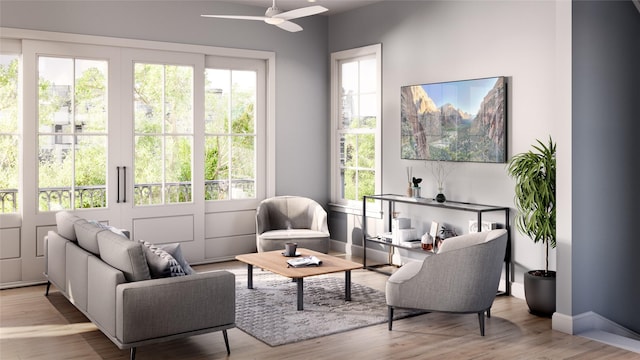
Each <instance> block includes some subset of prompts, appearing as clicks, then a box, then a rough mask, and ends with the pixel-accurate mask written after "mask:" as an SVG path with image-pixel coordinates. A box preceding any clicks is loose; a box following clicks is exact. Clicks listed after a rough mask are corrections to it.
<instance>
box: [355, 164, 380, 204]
mask: <svg viewBox="0 0 640 360" xmlns="http://www.w3.org/2000/svg"><path fill="white" fill-rule="evenodd" d="M375 189H376V187H375V172H374V171H367V170H360V171H358V198H357V200H362V197H363V196H365V195H373V194H374V192H375Z"/></svg>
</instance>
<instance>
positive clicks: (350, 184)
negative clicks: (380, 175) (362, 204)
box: [341, 169, 356, 200]
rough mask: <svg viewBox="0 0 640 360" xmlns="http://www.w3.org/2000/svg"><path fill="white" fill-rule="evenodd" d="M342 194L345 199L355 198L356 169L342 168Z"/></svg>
mask: <svg viewBox="0 0 640 360" xmlns="http://www.w3.org/2000/svg"><path fill="white" fill-rule="evenodd" d="M341 177H342V194H343V198H344V199H346V200H355V199H356V171H355V170H353V169H342V170H341Z"/></svg>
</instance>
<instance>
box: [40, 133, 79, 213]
mask: <svg viewBox="0 0 640 360" xmlns="http://www.w3.org/2000/svg"><path fill="white" fill-rule="evenodd" d="M56 138H57V136H56V135H41V136H39V138H38V145H39V150H38V187H39V191H40V207H39V209H40V211H55V210H61V209H71V186H72V184H73V178H72V174H73V154H72V148H71V147H70V146H65V144H60V143H56Z"/></svg>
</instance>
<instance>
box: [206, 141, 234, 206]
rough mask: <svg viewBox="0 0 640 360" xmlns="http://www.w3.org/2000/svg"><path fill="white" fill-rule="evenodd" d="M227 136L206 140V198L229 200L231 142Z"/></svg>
mask: <svg viewBox="0 0 640 360" xmlns="http://www.w3.org/2000/svg"><path fill="white" fill-rule="evenodd" d="M228 139H229V138H228V137H227V136H209V137H207V138H206V140H205V165H204V176H205V198H206V200H225V199H228V198H229V181H228V179H229V177H230V173H229V141H228Z"/></svg>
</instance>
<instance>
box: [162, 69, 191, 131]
mask: <svg viewBox="0 0 640 360" xmlns="http://www.w3.org/2000/svg"><path fill="white" fill-rule="evenodd" d="M164 89H165V90H164V91H165V98H164V102H165V104H164V106H165V108H164V114H165V133H174V134H175V133H178V134H190V133H191V132H192V130H191V129H192V126H193V125H192V123H193V121H192V119H193V105H192V104H193V68H192V67H189V66H169V65H167V66H165V82H164Z"/></svg>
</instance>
